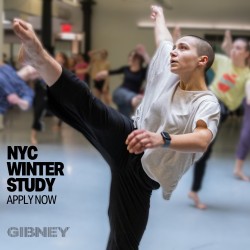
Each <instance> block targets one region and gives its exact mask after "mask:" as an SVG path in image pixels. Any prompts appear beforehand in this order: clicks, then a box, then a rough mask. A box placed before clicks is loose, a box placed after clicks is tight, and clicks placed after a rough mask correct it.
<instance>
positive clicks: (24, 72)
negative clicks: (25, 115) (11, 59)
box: [0, 64, 38, 130]
mask: <svg viewBox="0 0 250 250" xmlns="http://www.w3.org/2000/svg"><path fill="white" fill-rule="evenodd" d="M36 77H38V73H37V71H36V70H35V69H34V68H32V67H31V66H25V67H23V68H21V69H20V70H18V71H16V70H15V69H14V68H13V67H12V66H10V65H7V64H2V65H0V130H3V129H4V114H5V113H6V112H7V111H8V109H9V108H10V107H11V106H13V105H17V106H18V107H19V108H20V109H21V110H27V109H29V108H30V107H31V104H32V101H33V97H34V92H33V90H32V89H31V88H30V87H29V86H28V85H27V83H26V82H27V81H29V80H32V79H35V78H36Z"/></svg>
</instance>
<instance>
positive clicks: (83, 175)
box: [0, 110, 250, 250]
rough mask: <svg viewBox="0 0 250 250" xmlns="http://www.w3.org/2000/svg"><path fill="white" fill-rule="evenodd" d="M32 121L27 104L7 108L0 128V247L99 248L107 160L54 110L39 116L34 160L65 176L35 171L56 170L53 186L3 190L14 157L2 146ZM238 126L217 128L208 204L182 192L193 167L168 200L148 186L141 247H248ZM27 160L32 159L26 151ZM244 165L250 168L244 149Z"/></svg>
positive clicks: (247, 201)
mask: <svg viewBox="0 0 250 250" xmlns="http://www.w3.org/2000/svg"><path fill="white" fill-rule="evenodd" d="M31 122H32V113H31V112H30V111H29V112H25V113H23V112H20V111H18V110H12V111H10V112H9V113H8V115H7V116H6V117H5V129H4V130H3V131H1V132H0V145H1V150H0V160H1V161H0V163H1V168H0V178H1V181H0V189H1V192H0V242H1V247H0V248H1V249H3V250H7V249H8V250H15V249H19V250H34V249H36V250H43V249H46V250H61V249H65V250H66V249H67V250H104V249H105V246H106V242H107V237H108V233H109V225H108V218H107V207H108V194H109V182H110V172H109V168H108V166H107V164H106V163H105V162H104V160H103V159H102V158H101V156H100V155H99V153H98V152H96V150H95V149H94V148H93V147H92V146H91V145H90V144H89V143H88V142H87V141H86V140H85V139H84V138H83V137H82V135H80V134H79V133H78V132H76V131H74V130H73V129H72V128H70V127H69V126H68V125H66V124H63V126H62V129H61V130H60V131H55V130H54V129H53V125H55V123H56V118H55V117H46V118H45V120H44V122H45V124H46V127H45V131H44V132H42V133H40V134H39V137H38V138H39V145H38V146H37V148H38V158H37V159H35V161H36V162H38V161H40V162H62V163H63V164H64V166H65V169H64V176H40V177H41V179H44V178H46V177H49V178H53V177H54V178H55V182H54V185H53V191H52V192H47V191H44V192H30V193H29V192H17V191H16V192H9V191H7V180H8V179H9V178H11V176H10V175H9V173H8V171H7V162H8V161H12V162H13V161H15V160H13V158H14V156H13V154H12V158H11V159H7V156H8V155H7V147H8V146H11V148H12V149H14V146H22V147H21V148H22V149H23V148H24V146H30V141H29V140H30V138H29V136H30V127H31ZM239 129H240V119H229V120H228V122H226V123H225V125H224V126H223V127H222V129H221V131H220V133H219V135H218V139H217V141H216V145H215V148H214V152H213V155H212V157H211V159H210V160H209V162H208V167H207V172H206V176H205V180H204V185H203V189H202V191H201V192H200V197H201V199H202V200H203V201H204V202H205V203H206V204H207V205H208V208H207V210H205V211H201V210H197V209H196V208H195V207H194V206H193V203H192V201H191V200H189V199H188V197H187V193H188V191H189V189H190V186H191V180H192V169H191V170H190V171H188V173H187V174H186V175H185V176H184V177H183V178H182V179H181V181H180V183H179V185H178V187H177V189H176V190H175V192H174V193H173V196H172V199H171V200H170V201H168V202H167V201H165V200H163V199H162V195H161V190H157V191H155V192H154V193H153V196H152V203H151V211H150V218H149V223H148V227H147V230H146V232H145V234H144V237H143V239H142V242H141V246H140V249H141V250H200V249H201V250H249V249H250V234H249V225H250V183H247V182H243V181H239V180H237V179H235V178H234V177H233V174H232V170H233V165H234V152H235V145H236V143H237V139H238V134H239ZM29 149H30V154H29V155H30V157H32V156H34V153H35V152H34V151H32V150H31V149H32V148H29ZM18 161H20V158H19V160H18ZM24 161H30V160H29V159H28V158H27V154H26V159H25V160H24ZM245 169H246V172H247V173H248V175H250V158H249V157H248V159H247V161H246V164H245ZM21 177H24V178H25V176H21ZM26 177H27V176H26ZM31 177H32V176H31ZM31 177H29V178H31ZM14 178H16V177H14ZM19 178H20V176H19ZM14 195H16V196H17V197H19V196H18V195H21V196H25V197H26V198H27V197H30V196H31V195H33V196H34V197H33V198H34V199H35V197H36V198H39V197H41V196H42V197H43V199H44V200H40V201H39V199H37V204H35V201H34V200H32V202H31V203H32V204H30V203H29V202H28V200H26V203H28V204H23V203H24V201H21V202H20V204H17V202H15V204H11V203H10V202H9V203H8V204H7V201H8V199H9V197H12V198H13V197H14ZM51 195H54V197H55V196H56V203H55V204H53V202H50V203H49V201H48V200H47V198H48V197H51ZM21 196H20V197H21ZM46 197H47V198H46ZM39 202H40V203H42V202H44V203H46V202H47V204H38V203H39ZM11 227H14V228H18V231H17V230H16V229H12V231H11V230H10V228H11ZM20 227H21V228H26V227H31V228H43V227H50V228H54V227H55V228H56V229H53V230H54V231H53V235H54V236H55V237H42V236H41V235H37V236H39V237H25V235H23V237H10V236H9V235H12V236H13V235H14V236H16V235H15V233H16V234H17V232H19V234H20ZM58 227H60V228H62V229H65V230H66V228H67V227H69V229H68V231H67V232H66V235H65V237H62V234H61V233H60V231H59V230H58ZM8 230H9V234H8ZM22 230H23V229H22ZM29 230H33V229H29ZM30 232H31V231H30ZM28 235H29V231H28ZM30 235H31V233H30ZM32 236H34V235H32ZM50 236H51V235H50ZM128 250H129V249H128Z"/></svg>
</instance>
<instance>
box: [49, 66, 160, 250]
mask: <svg viewBox="0 0 250 250" xmlns="http://www.w3.org/2000/svg"><path fill="white" fill-rule="evenodd" d="M48 96H49V105H50V107H51V109H52V111H53V112H54V113H55V114H56V115H57V116H59V117H60V118H61V119H62V120H63V121H65V122H66V123H68V124H70V125H71V126H72V127H74V128H75V129H77V130H78V131H79V132H81V133H82V134H83V135H84V136H85V137H86V138H87V139H88V140H89V141H90V143H92V145H93V146H94V147H95V148H96V149H97V150H98V151H99V152H100V153H101V155H102V156H103V157H104V159H105V160H106V161H107V162H108V164H109V166H110V169H111V176H112V178H111V188H110V202H109V209H108V215H109V221H110V236H109V240H108V245H107V249H108V250H118V249H119V250H134V249H135V250H136V249H138V247H139V243H140V240H141V238H142V235H143V233H144V231H145V228H146V225H147V221H148V213H149V207H150V197H151V194H152V190H153V189H157V188H159V184H158V183H157V182H155V181H153V180H151V179H150V178H149V177H148V176H147V175H146V174H145V172H144V171H143V169H142V166H141V157H142V155H134V154H129V152H128V151H127V149H126V145H125V140H126V138H127V136H128V134H129V133H130V132H132V131H133V129H134V128H133V123H132V120H130V119H129V118H127V117H125V116H123V115H122V114H120V113H119V112H117V111H116V110H114V109H112V108H110V107H107V106H105V105H104V104H103V103H102V102H101V101H99V100H98V99H97V98H95V97H94V96H93V95H92V94H91V93H90V90H89V88H88V86H87V84H85V83H84V82H81V81H79V80H78V79H77V78H76V77H75V76H74V75H73V74H71V73H70V72H68V71H65V70H64V71H63V73H62V75H61V76H60V78H59V80H58V81H57V82H56V83H55V84H54V85H53V86H52V87H51V88H49V90H48Z"/></svg>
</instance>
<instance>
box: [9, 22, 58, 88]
mask: <svg viewBox="0 0 250 250" xmlns="http://www.w3.org/2000/svg"><path fill="white" fill-rule="evenodd" d="M13 30H14V32H15V33H16V35H17V36H18V37H19V38H20V40H21V41H22V47H21V50H20V60H22V61H23V63H25V64H26V65H31V66H33V67H34V68H35V69H36V70H37V71H38V73H39V74H40V76H41V77H42V78H43V79H44V81H45V82H46V83H47V85H48V86H52V85H53V84H54V83H55V82H56V81H57V80H58V78H59V77H60V75H61V73H62V67H61V65H60V64H59V63H58V62H57V61H56V60H55V59H54V58H53V57H52V56H51V55H49V54H48V52H47V51H46V50H45V49H44V48H43V46H42V44H41V42H40V41H39V39H38V37H37V36H36V34H35V32H34V30H33V28H32V25H31V24H29V23H26V22H24V21H23V20H20V19H14V21H13Z"/></svg>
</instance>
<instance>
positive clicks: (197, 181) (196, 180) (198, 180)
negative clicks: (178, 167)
mask: <svg viewBox="0 0 250 250" xmlns="http://www.w3.org/2000/svg"><path fill="white" fill-rule="evenodd" d="M220 109H221V114H220V124H219V126H218V132H219V129H220V127H221V124H223V122H225V121H226V120H227V118H228V116H229V113H230V112H229V110H228V109H227V107H226V106H225V105H224V104H223V103H222V102H220ZM215 141H216V140H215V139H214V140H213V142H212V143H211V144H210V145H209V147H208V149H207V151H206V152H205V153H204V154H203V156H202V157H201V159H199V160H198V161H197V162H196V163H195V165H194V172H193V183H192V187H191V190H192V191H193V192H198V191H200V189H201V187H202V181H203V179H204V175H205V171H206V166H207V160H208V159H209V158H210V156H211V153H212V150H213V146H214V143H215Z"/></svg>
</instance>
